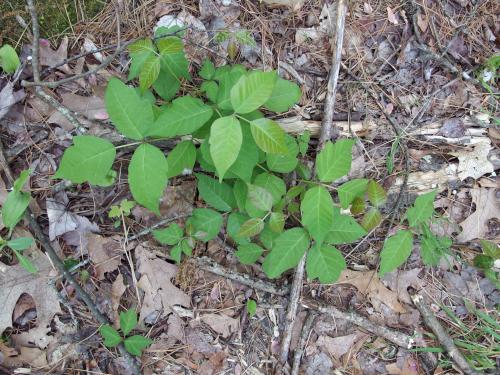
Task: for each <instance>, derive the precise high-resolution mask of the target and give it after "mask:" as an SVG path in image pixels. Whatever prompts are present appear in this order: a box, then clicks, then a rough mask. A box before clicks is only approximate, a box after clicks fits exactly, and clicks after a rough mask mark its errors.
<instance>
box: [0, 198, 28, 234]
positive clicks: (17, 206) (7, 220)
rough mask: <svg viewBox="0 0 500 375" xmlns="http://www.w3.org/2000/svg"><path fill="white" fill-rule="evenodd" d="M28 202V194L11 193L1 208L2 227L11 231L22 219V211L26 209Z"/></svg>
mask: <svg viewBox="0 0 500 375" xmlns="http://www.w3.org/2000/svg"><path fill="white" fill-rule="evenodd" d="M30 200H31V195H30V194H28V193H25V192H23V191H19V192H18V191H11V192H10V193H9V194H8V195H7V199H6V200H5V202H4V204H3V206H2V221H3V225H5V226H6V227H7V228H9V229H10V230H11V231H12V230H13V229H14V227H15V226H16V224H17V223H19V221H20V220H21V219H22V218H23V215H24V211H26V208H28V205H29V203H30Z"/></svg>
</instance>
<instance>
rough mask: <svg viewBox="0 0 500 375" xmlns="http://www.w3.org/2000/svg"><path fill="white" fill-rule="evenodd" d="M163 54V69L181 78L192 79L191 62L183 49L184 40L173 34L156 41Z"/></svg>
mask: <svg viewBox="0 0 500 375" xmlns="http://www.w3.org/2000/svg"><path fill="white" fill-rule="evenodd" d="M156 45H157V46H158V50H159V51H160V54H161V65H162V69H163V70H165V71H166V72H168V73H169V74H170V75H172V76H173V77H175V78H176V79H177V80H179V79H180V78H181V77H184V78H186V79H190V78H191V77H190V75H189V62H188V60H187V59H186V56H185V55H184V51H183V48H184V46H183V44H182V40H181V39H180V38H178V37H175V36H171V37H167V38H163V39H160V40H159V41H158V42H156Z"/></svg>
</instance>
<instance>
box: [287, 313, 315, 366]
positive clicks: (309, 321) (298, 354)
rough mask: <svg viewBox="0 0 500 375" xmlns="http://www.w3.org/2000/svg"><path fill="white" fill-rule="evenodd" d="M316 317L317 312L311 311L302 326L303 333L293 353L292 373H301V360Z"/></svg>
mask: <svg viewBox="0 0 500 375" xmlns="http://www.w3.org/2000/svg"><path fill="white" fill-rule="evenodd" d="M315 319H316V312H314V311H311V312H309V314H308V315H307V318H306V321H305V322H304V325H303V326H302V333H301V335H300V341H299V345H298V347H297V349H295V352H294V353H293V366H292V373H291V375H299V369H300V360H301V359H302V355H303V354H304V350H305V348H306V345H307V341H308V339H309V335H310V334H311V329H312V325H313V324H314V320H315Z"/></svg>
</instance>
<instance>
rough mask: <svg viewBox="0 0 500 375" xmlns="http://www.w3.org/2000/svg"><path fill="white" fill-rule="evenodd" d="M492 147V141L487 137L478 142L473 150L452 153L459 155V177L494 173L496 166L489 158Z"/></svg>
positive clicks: (462, 178)
mask: <svg viewBox="0 0 500 375" xmlns="http://www.w3.org/2000/svg"><path fill="white" fill-rule="evenodd" d="M491 149H492V145H491V141H490V140H489V139H488V138H485V140H484V141H482V142H478V143H477V144H476V145H475V146H474V149H473V150H472V151H460V152H455V153H451V154H452V155H454V156H456V157H458V177H459V178H460V179H461V180H465V179H466V178H467V177H472V178H474V179H478V178H480V177H481V176H483V175H485V174H487V173H492V172H493V171H494V170H495V167H494V166H493V164H492V163H491V162H490V161H489V160H488V154H489V152H490V150H491Z"/></svg>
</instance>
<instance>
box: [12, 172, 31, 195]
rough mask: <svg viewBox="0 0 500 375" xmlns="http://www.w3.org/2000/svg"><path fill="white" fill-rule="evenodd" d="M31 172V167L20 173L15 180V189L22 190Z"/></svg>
mask: <svg viewBox="0 0 500 375" xmlns="http://www.w3.org/2000/svg"><path fill="white" fill-rule="evenodd" d="M31 172H32V170H31V169H25V170H24V171H22V172H21V173H19V177H18V178H17V179H16V181H14V185H13V186H12V188H13V189H14V191H21V190H22V188H23V186H24V184H25V183H26V181H28V178H29V176H30V174H31Z"/></svg>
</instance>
